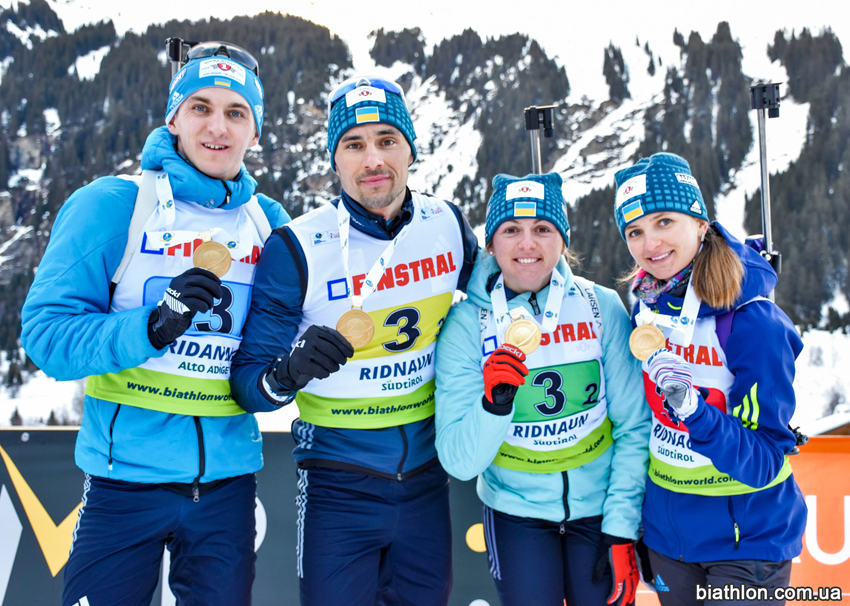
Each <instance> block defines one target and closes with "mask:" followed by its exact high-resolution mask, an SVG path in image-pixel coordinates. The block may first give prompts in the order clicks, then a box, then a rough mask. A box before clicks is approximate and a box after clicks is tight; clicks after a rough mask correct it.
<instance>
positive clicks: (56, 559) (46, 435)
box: [0, 429, 850, 606]
mask: <svg viewBox="0 0 850 606" xmlns="http://www.w3.org/2000/svg"><path fill="white" fill-rule="evenodd" d="M76 436H77V432H76V430H75V429H38V430H21V429H2V430H0V458H2V464H0V606H31V605H32V604H39V605H41V604H43V605H45V606H47V605H50V604H60V603H61V596H62V571H63V569H64V566H65V563H66V562H67V558H68V550H69V548H70V545H71V538H72V533H73V530H74V525H75V524H76V520H77V510H78V508H79V506H80V504H81V503H80V498H81V496H82V490H83V473H82V472H81V471H80V470H79V469H77V467H76V466H75V465H74V456H73V453H74V441H75V439H76ZM263 440H264V445H263V454H264V458H265V467H264V468H263V470H261V471H260V472H259V473H258V474H257V484H258V487H257V497H258V505H257V540H256V547H257V578H256V581H255V583H254V590H253V596H254V598H253V599H254V604H255V606H267V605H268V606H273V605H274V606H278V605H280V604H297V603H298V578H297V575H296V571H295V564H296V562H295V544H296V507H295V497H296V495H297V488H296V473H295V463H294V461H293V460H292V456H291V454H290V453H291V450H292V448H293V446H294V442H293V440H292V436H291V435H290V434H289V433H282V432H281V433H278V432H266V433H264V434H263ZM792 465H793V467H794V476H795V477H796V479H797V482H798V484H799V485H800V488H801V490H802V491H803V494H804V495H805V497H806V503H807V505H808V507H809V521H808V526H807V531H806V536H805V538H804V541H803V553H802V554H801V556H800V558H798V560H795V562H794V564H793V574H792V577H791V583H792V585H794V586H796V587H804V586H806V587H812V588H814V595H815V596H817V595H818V593H817V592H818V588H822V587H823V588H825V587H840V588H841V592H842V594H843V596H844V597H845V598H846V597H847V596H850V474H848V473H847V469H850V438H845V437H820V438H812V440H811V441H810V442H809V444H808V445H806V446H804V447H803V452H802V454H800V455H799V456H796V457H793V458H792ZM451 506H452V532H453V541H454V544H453V545H454V546H453V556H452V557H453V563H454V586H453V590H452V595H451V599H450V601H449V603H450V605H451V606H497V605H498V603H499V601H498V598H497V597H496V591H495V586H494V584H493V580H492V578H490V575H489V572H488V564H487V554H486V553H485V552H484V537H483V531H482V528H481V502H480V501H479V500H478V497H477V495H476V494H475V481H474V480H473V481H469V482H460V481H458V480H455V479H452V482H451ZM165 553H166V555H167V553H168V552H167V551H166V552H165ZM163 566H164V570H167V566H168V561H167V558H166V559H165V561H164V564H163ZM160 576H161V578H167V574H166V575H162V574H161V575H160ZM341 597H342V596H341ZM174 603H175V602H174V597H173V596H172V594H171V592H170V591H169V590H168V589H167V587H166V589H165V591H163V590H162V587H158V588H157V590H156V592H155V594H154V596H153V600H152V602H151V606H171V605H173V604H174ZM789 603H792V602H789ZM794 603H796V602H794ZM638 604H639V605H640V606H646V605H650V604H658V601H657V598H656V597H655V595H654V594H652V593H651V592H650V591H649V590H648V589H646V588H644V587H641V592H640V593H639V594H638ZM92 606H95V605H92Z"/></svg>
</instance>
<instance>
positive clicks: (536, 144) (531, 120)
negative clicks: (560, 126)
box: [525, 105, 557, 175]
mask: <svg viewBox="0 0 850 606" xmlns="http://www.w3.org/2000/svg"><path fill="white" fill-rule="evenodd" d="M556 107H557V106H556V105H532V106H531V107H526V108H525V130H527V131H528V135H529V139H530V141H531V172H533V173H535V174H538V175H539V174H541V173H542V172H543V160H542V158H541V153H540V129H541V128H542V129H543V136H544V137H554V136H555V129H554V117H553V113H552V112H553V110H554V109H555V108H556Z"/></svg>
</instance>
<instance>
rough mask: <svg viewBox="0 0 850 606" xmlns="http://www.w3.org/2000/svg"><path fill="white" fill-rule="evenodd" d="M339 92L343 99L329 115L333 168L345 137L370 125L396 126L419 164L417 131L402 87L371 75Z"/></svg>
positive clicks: (334, 101) (334, 102) (347, 83)
mask: <svg viewBox="0 0 850 606" xmlns="http://www.w3.org/2000/svg"><path fill="white" fill-rule="evenodd" d="M346 89H350V90H348V91H347V92H344V95H345V96H344V97H343V96H342V93H343V91H346ZM337 91H340V92H339V93H337V94H338V95H339V96H338V98H336V99H333V98H332V99H331V108H330V112H329V115H328V152H329V153H330V156H331V168H332V169H334V170H336V164H335V163H334V154H336V146H337V145H338V144H339V140H340V139H341V138H342V136H343V135H344V134H345V133H346V132H347V131H349V130H351V129H352V128H354V127H355V126H360V125H362V124H370V123H380V124H391V125H392V126H395V127H396V128H397V129H398V130H399V131H401V134H402V135H404V138H405V139H407V143H408V144H409V145H410V151H411V152H412V153H413V161H414V162H415V161H416V146H415V145H414V144H413V142H414V141H415V140H416V131H415V130H414V129H413V121H412V120H411V119H410V112H408V111H407V105H405V102H404V96H403V93H402V92H401V88H400V87H399V86H398V85H397V84H396V83H394V82H388V81H386V80H381V79H380V78H371V77H368V76H365V77H355V78H351V79H349V80H346V81H345V82H343V83H342V84H341V85H340V86H339V87H337ZM394 91H398V92H397V93H396V92H394ZM332 95H333V93H332Z"/></svg>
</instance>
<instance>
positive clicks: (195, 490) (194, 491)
mask: <svg viewBox="0 0 850 606" xmlns="http://www.w3.org/2000/svg"><path fill="white" fill-rule="evenodd" d="M192 500H193V501H194V502H195V503H197V502H198V501H200V500H201V491H200V490H199V489H198V485H197V484H195V485H194V486H192Z"/></svg>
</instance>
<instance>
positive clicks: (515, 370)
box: [484, 343, 528, 402]
mask: <svg viewBox="0 0 850 606" xmlns="http://www.w3.org/2000/svg"><path fill="white" fill-rule="evenodd" d="M523 362H525V354H524V353H522V350H521V349H519V348H518V347H514V346H513V345H508V344H507V343H505V344H504V345H502V346H501V347H499V348H498V349H497V350H496V351H494V352H493V353H492V354H490V358H488V360H487V361H486V362H485V363H484V396H485V397H486V398H487V399H488V400H489V401H490V402H493V388H494V387H496V386H497V385H513V386H514V387H519V386H520V385H522V384H523V383H525V377H526V376H527V375H528V369H527V368H526V367H525V364H523ZM514 394H516V389H514V390H513V393H512V394H511V400H513V395H514Z"/></svg>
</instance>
